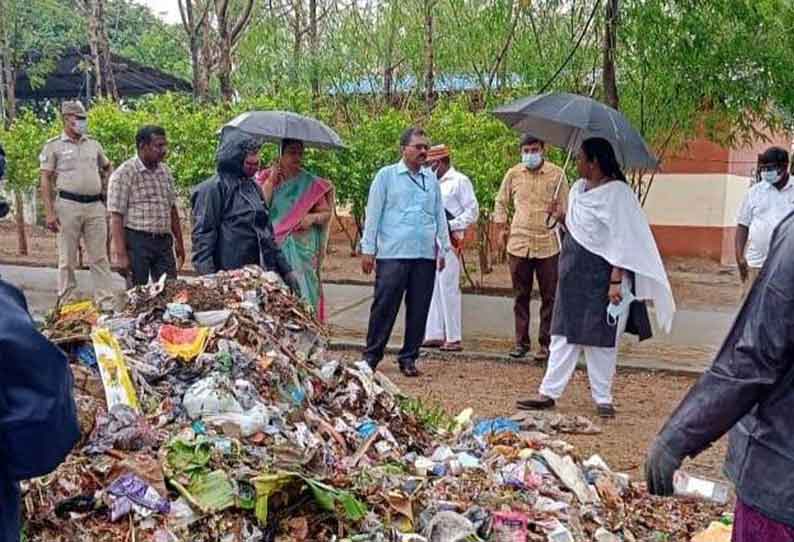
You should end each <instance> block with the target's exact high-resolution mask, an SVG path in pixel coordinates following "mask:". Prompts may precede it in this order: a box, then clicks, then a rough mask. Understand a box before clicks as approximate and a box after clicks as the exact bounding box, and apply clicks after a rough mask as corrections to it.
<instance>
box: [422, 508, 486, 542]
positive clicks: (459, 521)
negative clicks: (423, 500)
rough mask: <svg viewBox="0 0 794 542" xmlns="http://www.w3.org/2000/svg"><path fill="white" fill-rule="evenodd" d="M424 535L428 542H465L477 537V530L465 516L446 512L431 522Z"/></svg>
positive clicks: (440, 513)
mask: <svg viewBox="0 0 794 542" xmlns="http://www.w3.org/2000/svg"><path fill="white" fill-rule="evenodd" d="M423 534H424V536H425V537H426V538H427V540H428V542H464V541H465V540H466V539H467V538H468V537H470V536H476V535H477V530H476V529H475V528H474V525H473V524H472V522H471V521H469V520H468V519H466V518H465V517H464V516H461V515H460V514H458V513H455V512H450V511H444V512H439V513H438V514H436V515H435V516H434V517H433V519H431V520H430V524H429V525H428V526H427V529H426V530H425V532H424V533H423Z"/></svg>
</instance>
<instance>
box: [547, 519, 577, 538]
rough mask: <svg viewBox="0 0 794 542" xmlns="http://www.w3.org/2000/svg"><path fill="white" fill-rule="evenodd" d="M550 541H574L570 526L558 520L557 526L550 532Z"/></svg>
mask: <svg viewBox="0 0 794 542" xmlns="http://www.w3.org/2000/svg"><path fill="white" fill-rule="evenodd" d="M548 540H549V542H574V538H573V535H572V534H571V531H569V530H568V527H566V526H565V525H563V524H562V523H559V522H557V526H556V527H555V528H554V530H553V531H551V532H550V533H549V534H548Z"/></svg>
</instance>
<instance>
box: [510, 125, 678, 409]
mask: <svg viewBox="0 0 794 542" xmlns="http://www.w3.org/2000/svg"><path fill="white" fill-rule="evenodd" d="M576 166H577V169H578V170H579V174H580V176H581V177H582V178H581V179H579V180H578V181H577V182H576V183H575V184H574V185H573V187H572V188H571V191H570V198H569V203H568V209H567V213H565V212H563V211H562V209H559V208H554V209H552V212H553V214H554V215H555V217H556V218H558V219H559V220H560V222H561V223H562V224H564V225H565V229H566V230H567V235H565V238H564V240H563V245H562V252H561V254H560V264H559V266H560V267H559V282H558V284H557V295H556V301H555V305H554V314H553V317H552V324H551V335H552V337H551V346H550V349H549V350H550V355H549V361H548V366H547V369H546V375H545V376H544V378H543V382H542V383H541V385H540V390H539V396H538V397H536V398H533V399H529V400H525V401H518V402H517V406H518V408H520V409H524V410H539V409H548V408H553V407H554V406H555V403H556V401H557V400H558V399H559V398H560V396H562V393H563V391H564V390H565V387H566V386H567V384H568V381H569V380H570V379H571V376H572V375H573V372H574V370H575V369H576V363H577V362H578V360H579V357H580V356H581V355H582V354H584V356H585V360H586V362H587V374H588V376H589V379H590V389H591V393H592V396H593V399H594V400H595V403H596V407H597V412H598V414H599V416H602V417H609V418H611V417H614V415H615V409H614V406H613V400H612V382H613V379H614V376H615V368H616V365H617V355H618V342H619V341H618V338H619V337H620V335H621V334H622V333H623V330H624V329H625V327H626V322H627V319H628V316H629V307H630V305H631V303H632V302H633V301H634V300H635V299H637V300H648V301H652V302H653V305H654V309H655V311H656V318H657V321H658V323H659V327H660V328H662V329H663V330H665V332H668V333H669V331H670V328H671V326H672V321H673V315H674V313H675V301H674V300H673V295H672V291H671V289H670V283H669V282H668V280H667V273H666V272H665V269H664V266H663V265H662V259H661V257H660V256H659V250H658V249H657V247H656V242H655V241H654V238H653V235H652V234H651V229H650V226H649V225H648V220H647V218H646V217H645V214H644V212H643V211H642V208H641V207H640V204H639V201H638V200H637V197H636V195H635V194H634V192H633V191H632V190H631V188H630V187H629V185H628V183H627V182H626V177H625V176H624V175H623V173H622V172H621V170H620V166H619V164H618V161H617V159H616V158H615V152H614V150H613V149H612V145H611V144H610V143H609V142H608V141H607V140H605V139H601V138H591V139H588V140H586V141H584V142H583V143H582V148H581V150H580V151H579V156H578V159H577V163H576Z"/></svg>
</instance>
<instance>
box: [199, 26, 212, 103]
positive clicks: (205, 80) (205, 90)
mask: <svg viewBox="0 0 794 542" xmlns="http://www.w3.org/2000/svg"><path fill="white" fill-rule="evenodd" d="M212 64H213V54H212V26H211V25H210V18H209V17H205V18H204V22H203V23H202V25H201V57H200V59H199V67H200V68H201V69H200V70H199V77H200V83H199V89H200V91H201V95H202V96H203V97H204V99H207V98H209V95H210V77H211V75H212V70H213V66H212Z"/></svg>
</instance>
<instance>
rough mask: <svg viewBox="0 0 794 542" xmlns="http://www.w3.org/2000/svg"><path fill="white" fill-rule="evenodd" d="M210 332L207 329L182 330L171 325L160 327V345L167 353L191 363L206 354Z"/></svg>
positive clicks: (191, 328)
mask: <svg viewBox="0 0 794 542" xmlns="http://www.w3.org/2000/svg"><path fill="white" fill-rule="evenodd" d="M209 336H210V330H209V328H206V327H189V328H182V327H176V326H172V325H169V324H165V325H163V326H162V327H160V333H159V338H160V344H162V345H163V349H164V350H165V351H166V353H167V354H168V355H169V356H171V357H173V358H178V359H181V360H182V361H190V360H193V359H195V358H197V357H198V356H200V355H201V354H203V353H204V349H205V348H207V340H208V339H209Z"/></svg>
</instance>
